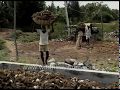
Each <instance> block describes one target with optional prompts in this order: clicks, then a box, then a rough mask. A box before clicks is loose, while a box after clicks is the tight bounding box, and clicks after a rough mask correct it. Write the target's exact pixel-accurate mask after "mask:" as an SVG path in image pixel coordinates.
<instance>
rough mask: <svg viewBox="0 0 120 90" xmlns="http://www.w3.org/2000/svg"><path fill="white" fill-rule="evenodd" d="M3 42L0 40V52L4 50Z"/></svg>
mask: <svg viewBox="0 0 120 90" xmlns="http://www.w3.org/2000/svg"><path fill="white" fill-rule="evenodd" d="M4 44H5V41H4V40H2V39H0V50H2V49H4V48H5V45H4Z"/></svg>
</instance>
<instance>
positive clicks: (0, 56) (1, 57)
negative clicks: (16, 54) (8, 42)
mask: <svg viewBox="0 0 120 90" xmlns="http://www.w3.org/2000/svg"><path fill="white" fill-rule="evenodd" d="M7 60H9V59H8V50H6V49H3V50H0V61H7Z"/></svg>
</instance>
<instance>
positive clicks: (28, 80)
mask: <svg viewBox="0 0 120 90" xmlns="http://www.w3.org/2000/svg"><path fill="white" fill-rule="evenodd" d="M0 88H2V89H118V84H117V82H114V83H112V84H110V85H106V86H105V85H104V84H102V83H100V82H96V81H90V80H88V79H86V80H81V79H78V78H77V77H65V76H64V75H62V74H60V73H49V72H45V71H43V70H42V71H39V72H30V71H23V70H16V71H12V70H7V69H6V70H5V69H4V70H0Z"/></svg>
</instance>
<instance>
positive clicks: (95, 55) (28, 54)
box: [0, 32, 119, 69]
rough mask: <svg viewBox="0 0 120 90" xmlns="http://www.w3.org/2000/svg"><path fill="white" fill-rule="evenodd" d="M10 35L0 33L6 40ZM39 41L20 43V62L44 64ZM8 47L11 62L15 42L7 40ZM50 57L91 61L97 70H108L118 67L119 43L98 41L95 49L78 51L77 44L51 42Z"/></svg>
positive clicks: (60, 59)
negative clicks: (41, 58)
mask: <svg viewBox="0 0 120 90" xmlns="http://www.w3.org/2000/svg"><path fill="white" fill-rule="evenodd" d="M9 34H10V33H8V32H7V33H4V32H0V37H2V38H4V39H5V38H6V37H8V36H9ZM38 43H39V42H38V41H35V42H31V43H24V44H22V43H18V50H19V61H17V62H22V63H34V64H42V63H41V60H40V53H39V51H38V49H39V46H38ZM6 46H7V48H8V49H9V50H10V53H9V54H10V61H14V59H15V47H14V42H13V41H9V40H6ZM49 50H50V57H49V59H51V58H55V60H56V61H64V60H65V59H67V58H72V59H76V60H77V61H79V62H84V61H85V60H87V59H89V60H90V62H91V63H92V64H93V65H95V66H96V67H97V68H101V69H103V68H107V69H110V68H112V67H117V66H118V52H119V51H118V42H107V41H104V42H102V41H98V42H96V43H95V44H94V46H93V48H90V49H87V48H86V47H85V45H83V47H82V48H81V49H79V50H78V49H76V47H75V43H73V42H66V41H62V42H61V41H50V43H49Z"/></svg>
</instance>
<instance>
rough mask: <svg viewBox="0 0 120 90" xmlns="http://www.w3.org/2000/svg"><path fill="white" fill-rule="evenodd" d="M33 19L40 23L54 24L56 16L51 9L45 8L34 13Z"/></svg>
mask: <svg viewBox="0 0 120 90" xmlns="http://www.w3.org/2000/svg"><path fill="white" fill-rule="evenodd" d="M32 19H33V21H34V22H35V23H36V24H39V25H50V24H52V23H53V22H54V21H55V19H56V16H55V15H53V13H52V12H51V11H48V10H43V11H41V12H36V13H34V14H33V15H32Z"/></svg>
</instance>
